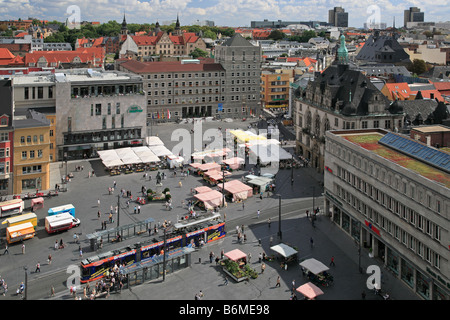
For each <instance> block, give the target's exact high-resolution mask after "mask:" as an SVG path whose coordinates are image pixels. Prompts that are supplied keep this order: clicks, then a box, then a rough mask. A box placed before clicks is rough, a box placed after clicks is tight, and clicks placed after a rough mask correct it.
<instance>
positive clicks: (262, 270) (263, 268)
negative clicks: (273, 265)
mask: <svg viewBox="0 0 450 320" xmlns="http://www.w3.org/2000/svg"><path fill="white" fill-rule="evenodd" d="M264 270H266V264H265V263H264V262H263V263H262V265H261V274H263V273H264Z"/></svg>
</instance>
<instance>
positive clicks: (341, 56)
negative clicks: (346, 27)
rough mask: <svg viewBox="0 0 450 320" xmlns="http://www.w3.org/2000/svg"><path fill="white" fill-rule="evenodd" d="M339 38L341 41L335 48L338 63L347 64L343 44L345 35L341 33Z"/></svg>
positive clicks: (345, 50) (346, 55)
mask: <svg viewBox="0 0 450 320" xmlns="http://www.w3.org/2000/svg"><path fill="white" fill-rule="evenodd" d="M340 40H341V43H340V45H339V48H338V50H337V58H338V63H340V64H347V63H348V50H347V47H346V46H345V36H344V35H343V34H342V35H341V37H340Z"/></svg>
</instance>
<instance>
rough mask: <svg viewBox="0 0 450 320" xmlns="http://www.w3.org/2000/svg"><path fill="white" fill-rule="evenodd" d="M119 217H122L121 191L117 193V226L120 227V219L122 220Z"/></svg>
mask: <svg viewBox="0 0 450 320" xmlns="http://www.w3.org/2000/svg"><path fill="white" fill-rule="evenodd" d="M119 217H120V193H119V194H118V195H117V228H119V220H120V219H119ZM117 231H119V230H117Z"/></svg>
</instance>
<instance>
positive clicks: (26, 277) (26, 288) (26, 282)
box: [23, 266, 28, 300]
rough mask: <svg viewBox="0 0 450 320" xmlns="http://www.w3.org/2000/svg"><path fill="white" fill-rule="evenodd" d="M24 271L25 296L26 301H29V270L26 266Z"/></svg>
mask: <svg viewBox="0 0 450 320" xmlns="http://www.w3.org/2000/svg"><path fill="white" fill-rule="evenodd" d="M23 269H24V270H25V296H24V298H23V299H24V300H27V293H28V268H27V267H26V266H25V267H23Z"/></svg>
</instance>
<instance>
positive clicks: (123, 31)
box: [120, 13, 128, 35]
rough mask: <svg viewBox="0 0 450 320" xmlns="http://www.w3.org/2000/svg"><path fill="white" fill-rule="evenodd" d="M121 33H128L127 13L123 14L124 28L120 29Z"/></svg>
mask: <svg viewBox="0 0 450 320" xmlns="http://www.w3.org/2000/svg"><path fill="white" fill-rule="evenodd" d="M120 34H122V35H126V34H128V28H127V20H126V19H125V13H124V14H123V21H122V28H121V29H120Z"/></svg>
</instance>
